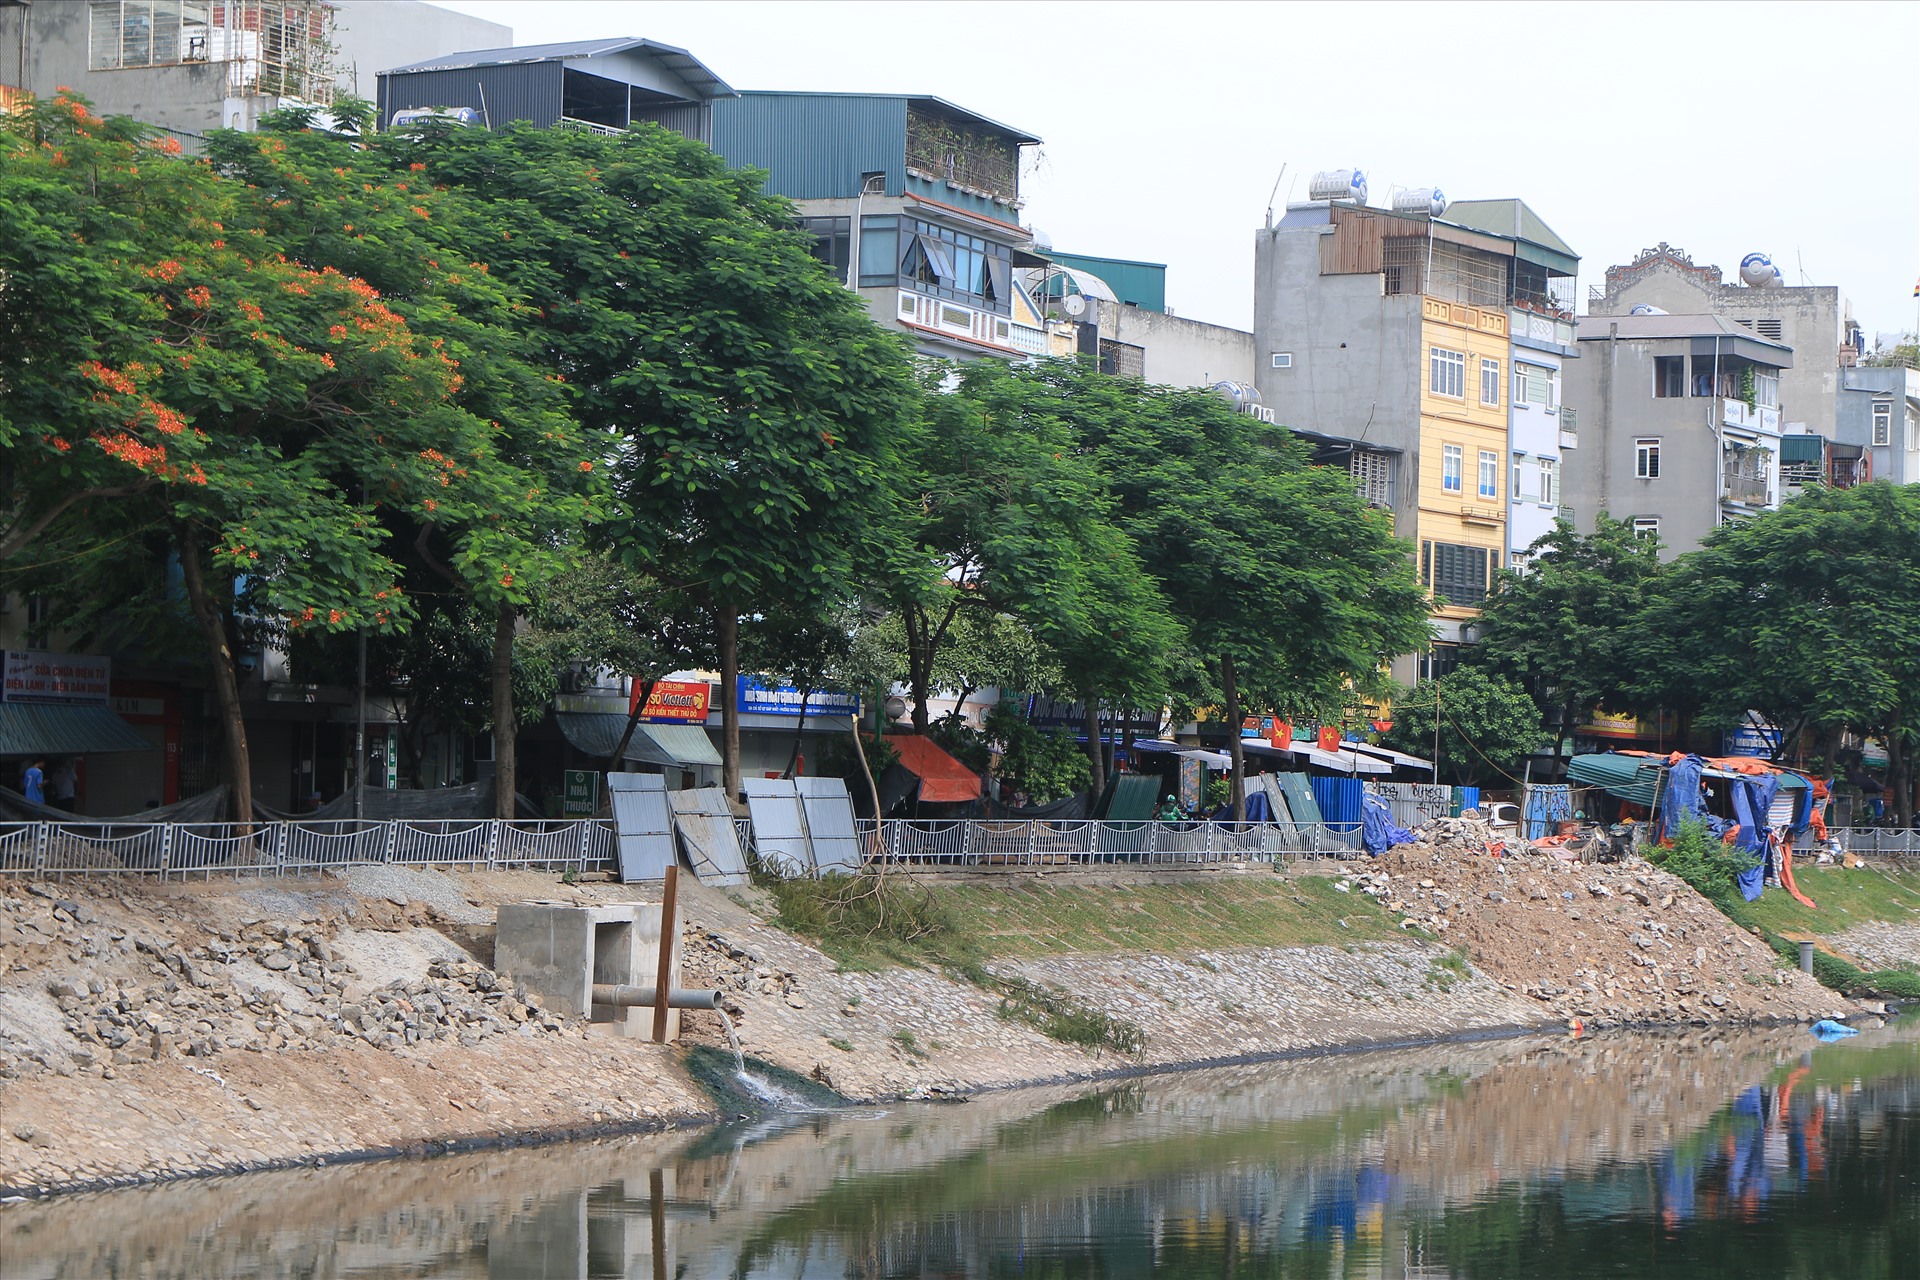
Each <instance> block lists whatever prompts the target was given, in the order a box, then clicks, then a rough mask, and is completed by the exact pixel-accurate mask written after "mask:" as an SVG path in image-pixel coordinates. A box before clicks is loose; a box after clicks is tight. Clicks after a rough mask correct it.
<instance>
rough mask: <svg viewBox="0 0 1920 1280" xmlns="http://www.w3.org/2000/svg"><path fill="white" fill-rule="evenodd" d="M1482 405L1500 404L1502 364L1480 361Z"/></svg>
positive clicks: (1493, 361)
mask: <svg viewBox="0 0 1920 1280" xmlns="http://www.w3.org/2000/svg"><path fill="white" fill-rule="evenodd" d="M1480 403H1481V404H1499V403H1500V362H1499V361H1498V360H1487V359H1482V360H1481V361H1480Z"/></svg>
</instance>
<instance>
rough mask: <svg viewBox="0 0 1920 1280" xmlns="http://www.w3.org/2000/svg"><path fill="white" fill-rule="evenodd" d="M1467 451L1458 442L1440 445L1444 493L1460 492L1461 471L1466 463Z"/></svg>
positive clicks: (1441, 485) (1441, 487)
mask: <svg viewBox="0 0 1920 1280" xmlns="http://www.w3.org/2000/svg"><path fill="white" fill-rule="evenodd" d="M1466 457H1467V453H1466V450H1465V449H1462V448H1461V447H1460V446H1459V445H1457V444H1443V445H1441V446H1440V489H1441V491H1442V492H1444V493H1458V492H1460V472H1461V470H1462V469H1463V468H1464V467H1465V465H1466Z"/></svg>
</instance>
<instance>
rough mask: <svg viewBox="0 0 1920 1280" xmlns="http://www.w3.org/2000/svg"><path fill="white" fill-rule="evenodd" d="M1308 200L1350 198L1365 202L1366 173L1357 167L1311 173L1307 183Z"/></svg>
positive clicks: (1356, 201) (1360, 202) (1357, 201)
mask: <svg viewBox="0 0 1920 1280" xmlns="http://www.w3.org/2000/svg"><path fill="white" fill-rule="evenodd" d="M1307 199H1309V200H1351V201H1353V202H1354V203H1355V204H1365V203H1366V202H1367V175H1366V174H1364V173H1362V172H1361V171H1360V170H1358V169H1325V170H1322V171H1321V172H1319V173H1316V174H1314V175H1313V181H1311V182H1309V183H1308V184H1307Z"/></svg>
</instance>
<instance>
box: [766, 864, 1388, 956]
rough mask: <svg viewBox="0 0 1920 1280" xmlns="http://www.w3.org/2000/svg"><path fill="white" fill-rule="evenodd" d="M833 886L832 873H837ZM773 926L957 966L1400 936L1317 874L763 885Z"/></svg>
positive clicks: (1359, 898)
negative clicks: (773, 906) (858, 888)
mask: <svg viewBox="0 0 1920 1280" xmlns="http://www.w3.org/2000/svg"><path fill="white" fill-rule="evenodd" d="M843 883H844V882H843ZM773 891H774V895H775V898H776V900H777V901H778V902H779V904H780V913H779V916H778V918H777V923H779V924H781V925H782V926H784V927H786V928H788V929H791V930H793V931H794V932H796V933H800V934H802V935H804V936H806V937H809V938H812V939H814V940H815V941H816V942H817V943H818V944H819V945H820V947H821V949H822V950H824V951H826V952H827V954H829V955H831V956H832V957H833V958H834V959H835V960H837V961H838V962H839V963H840V964H841V965H842V966H843V967H845V968H848V969H872V968H878V967H882V966H885V965H888V964H910V965H924V966H929V967H938V966H950V967H962V968H964V967H967V966H969V965H977V964H979V963H980V962H983V961H987V960H993V959H996V958H1008V959H1015V958H1023V957H1031V956H1039V955H1053V954H1058V953H1060V952H1063V951H1085V952H1110V951H1121V950H1140V951H1160V952H1168V953H1175V954H1178V953H1181V952H1189V951H1200V950H1213V949H1224V948H1230V947H1304V946H1316V945H1344V944H1350V943H1354V942H1362V941H1373V940H1378V939H1382V938H1388V937H1398V936H1400V931H1399V930H1398V929H1397V928H1395V922H1394V920H1393V918H1392V917H1391V916H1389V915H1388V914H1387V912H1386V911H1384V910H1383V909H1381V907H1380V906H1379V905H1378V904H1377V903H1375V902H1374V901H1373V900H1372V899H1371V898H1368V897H1367V896H1366V895H1364V894H1360V893H1342V892H1340V891H1339V890H1337V889H1335V888H1334V887H1333V881H1332V880H1330V879H1329V878H1328V877H1325V876H1297V877H1295V876H1285V875H1246V876H1209V877H1206V878H1204V879H1195V880H1168V881H1155V882H1150V883H1134V884H1126V883H1121V884H1071V883H1059V882H1054V883H1048V882H1045V881H1038V880H1022V881H1006V882H1001V883H995V884H930V883H924V882H916V881H913V880H911V879H909V878H907V877H899V876H896V877H891V878H890V880H889V883H888V886H887V889H886V892H885V897H884V898H882V897H879V896H876V895H873V894H871V893H868V894H867V895H866V896H863V897H862V898H860V900H858V901H857V902H850V903H835V902H832V901H829V900H827V898H828V895H831V894H833V893H834V892H835V891H836V886H835V882H834V881H831V880H828V881H788V882H786V883H783V884H780V885H776V886H774V889H773Z"/></svg>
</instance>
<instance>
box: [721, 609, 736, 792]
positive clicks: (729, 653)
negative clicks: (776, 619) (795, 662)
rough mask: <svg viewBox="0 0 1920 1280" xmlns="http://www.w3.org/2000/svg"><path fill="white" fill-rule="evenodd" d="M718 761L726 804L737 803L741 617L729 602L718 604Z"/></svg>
mask: <svg viewBox="0 0 1920 1280" xmlns="http://www.w3.org/2000/svg"><path fill="white" fill-rule="evenodd" d="M720 758H721V761H722V765H721V770H720V773H721V781H722V784H723V785H724V786H725V787H726V789H727V803H728V804H730V805H731V804H738V803H739V800H740V614H739V611H738V610H736V609H735V608H734V604H733V601H732V600H730V599H729V600H725V601H722V602H721V605H720Z"/></svg>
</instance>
